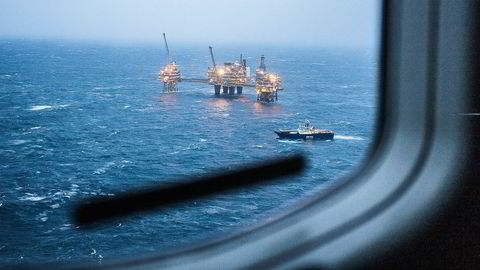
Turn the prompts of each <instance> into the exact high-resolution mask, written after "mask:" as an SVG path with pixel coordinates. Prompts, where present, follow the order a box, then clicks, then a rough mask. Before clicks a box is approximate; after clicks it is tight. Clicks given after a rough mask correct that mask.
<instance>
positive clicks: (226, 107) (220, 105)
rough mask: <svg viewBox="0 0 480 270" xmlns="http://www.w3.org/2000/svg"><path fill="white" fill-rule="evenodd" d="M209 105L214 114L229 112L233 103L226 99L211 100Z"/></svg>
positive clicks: (208, 102)
mask: <svg viewBox="0 0 480 270" xmlns="http://www.w3.org/2000/svg"><path fill="white" fill-rule="evenodd" d="M207 104H208V106H209V107H210V108H211V109H212V110H213V111H214V112H227V111H230V110H231V107H232V101H231V100H228V99H224V98H212V99H209V100H208V101H207Z"/></svg>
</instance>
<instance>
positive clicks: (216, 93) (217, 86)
mask: <svg viewBox="0 0 480 270" xmlns="http://www.w3.org/2000/svg"><path fill="white" fill-rule="evenodd" d="M214 88H215V95H216V96H218V95H220V88H221V86H220V85H219V84H215V86H214Z"/></svg>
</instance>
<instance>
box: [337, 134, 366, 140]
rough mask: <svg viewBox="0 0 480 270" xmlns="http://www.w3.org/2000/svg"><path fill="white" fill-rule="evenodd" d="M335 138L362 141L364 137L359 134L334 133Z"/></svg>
mask: <svg viewBox="0 0 480 270" xmlns="http://www.w3.org/2000/svg"><path fill="white" fill-rule="evenodd" d="M333 138H334V139H335V140H350V141H364V140H365V138H362V137H360V136H348V135H335V136H334V137H333Z"/></svg>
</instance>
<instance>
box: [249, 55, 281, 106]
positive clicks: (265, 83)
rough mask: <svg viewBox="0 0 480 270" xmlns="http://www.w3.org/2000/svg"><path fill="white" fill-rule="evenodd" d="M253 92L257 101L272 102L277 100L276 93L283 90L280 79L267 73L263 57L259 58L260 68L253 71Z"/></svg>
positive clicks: (276, 75)
mask: <svg viewBox="0 0 480 270" xmlns="http://www.w3.org/2000/svg"><path fill="white" fill-rule="evenodd" d="M255 90H256V92H257V100H258V101H262V102H274V101H277V100H278V91H280V90H283V87H282V79H281V77H280V76H279V75H278V74H274V73H271V72H267V68H266V66H265V56H264V55H262V56H261V58H260V66H259V67H258V68H257V70H256V71H255Z"/></svg>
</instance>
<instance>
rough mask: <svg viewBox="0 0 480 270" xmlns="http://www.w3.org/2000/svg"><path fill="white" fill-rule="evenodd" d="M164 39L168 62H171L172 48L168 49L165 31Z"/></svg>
mask: <svg viewBox="0 0 480 270" xmlns="http://www.w3.org/2000/svg"><path fill="white" fill-rule="evenodd" d="M163 41H164V42H165V50H166V51H167V64H169V63H170V50H169V49H168V42H167V37H166V36H165V33H163Z"/></svg>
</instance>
